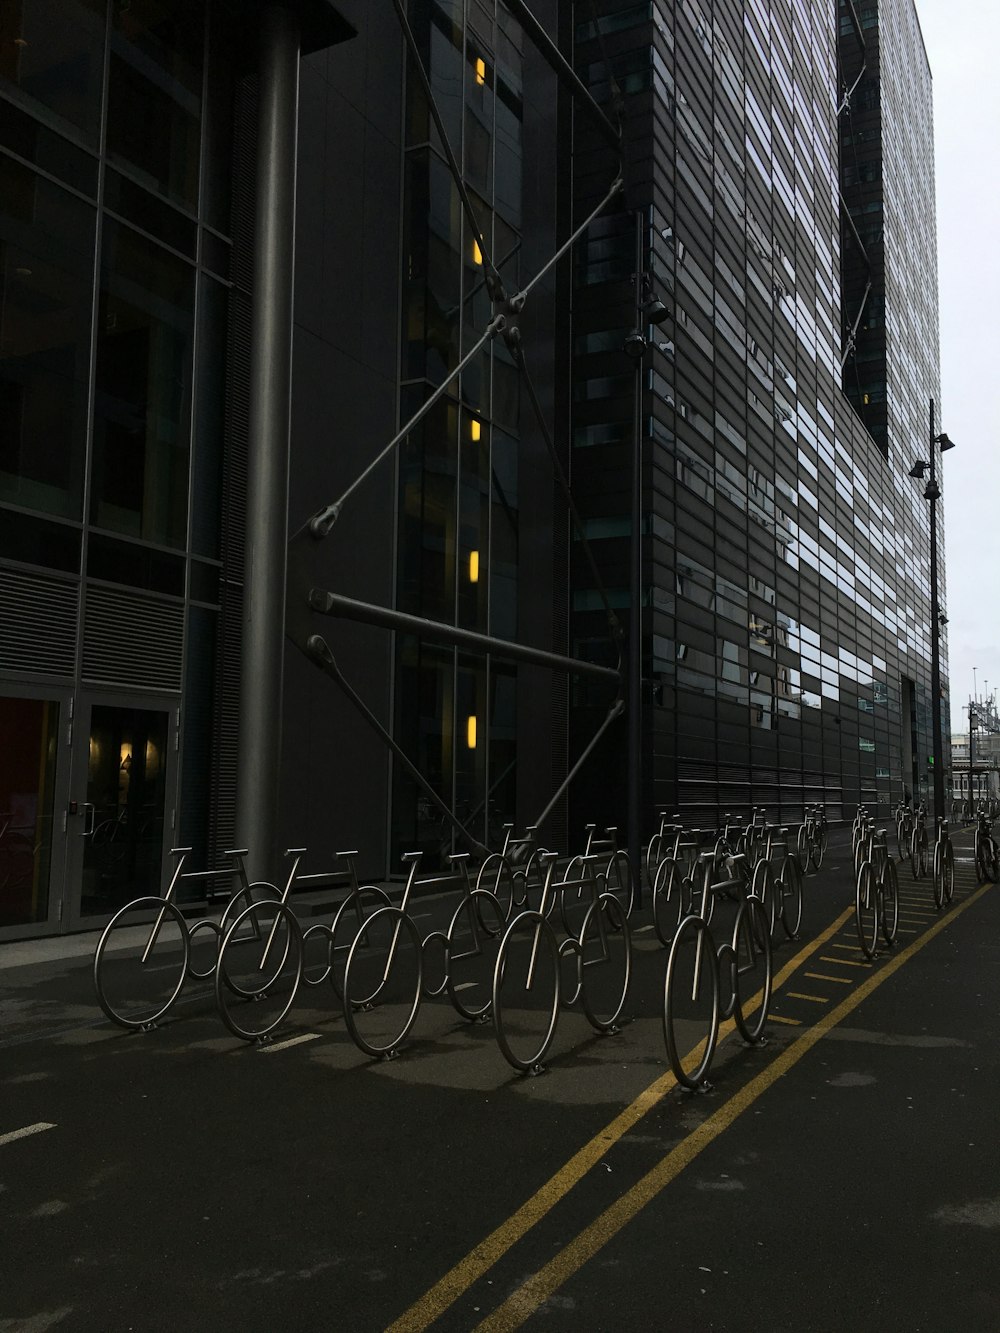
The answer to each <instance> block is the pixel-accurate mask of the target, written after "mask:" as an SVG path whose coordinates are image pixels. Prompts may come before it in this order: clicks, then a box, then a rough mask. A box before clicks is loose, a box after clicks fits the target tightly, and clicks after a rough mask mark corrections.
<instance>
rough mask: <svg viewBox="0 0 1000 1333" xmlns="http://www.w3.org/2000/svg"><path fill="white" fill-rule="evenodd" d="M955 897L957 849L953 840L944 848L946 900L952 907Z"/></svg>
mask: <svg viewBox="0 0 1000 1333" xmlns="http://www.w3.org/2000/svg"><path fill="white" fill-rule="evenodd" d="M954 897H955V849H954V847H953V846H952V843H951V838H949V839H948V841H947V842H946V843H945V846H944V900H945V902H946V903H947V904H948V905H949V906H950V905H951V902H952V900H953V898H954Z"/></svg>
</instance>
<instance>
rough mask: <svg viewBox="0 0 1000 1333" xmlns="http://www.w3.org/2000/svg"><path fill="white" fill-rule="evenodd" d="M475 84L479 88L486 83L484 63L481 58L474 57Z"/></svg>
mask: <svg viewBox="0 0 1000 1333" xmlns="http://www.w3.org/2000/svg"><path fill="white" fill-rule="evenodd" d="M476 82H477V83H478V84H479V86H480V87H482V85H483V84H484V83H485V82H486V61H485V60H483V59H482V57H481V56H477V57H476Z"/></svg>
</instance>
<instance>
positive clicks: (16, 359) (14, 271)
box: [0, 155, 94, 518]
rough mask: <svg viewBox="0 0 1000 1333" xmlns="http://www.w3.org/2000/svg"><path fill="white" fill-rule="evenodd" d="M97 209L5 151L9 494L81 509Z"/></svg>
mask: <svg viewBox="0 0 1000 1333" xmlns="http://www.w3.org/2000/svg"><path fill="white" fill-rule="evenodd" d="M93 264H94V210H93V209H92V208H91V207H90V206H89V205H88V204H85V203H83V202H82V201H81V200H79V199H77V198H76V197H75V196H74V195H71V194H69V193H68V192H67V191H65V190H62V189H60V188H59V187H58V186H57V185H53V184H51V183H50V182H48V181H46V180H43V179H42V178H41V177H40V176H36V175H35V173H34V172H33V171H30V170H29V169H28V168H27V167H23V166H21V165H19V164H18V163H16V162H13V161H11V159H10V158H7V157H3V156H2V155H0V497H2V498H3V499H5V500H10V501H12V502H13V503H15V504H18V505H22V506H24V507H25V508H27V509H40V510H44V511H46V512H47V513H50V514H61V515H65V516H68V517H72V518H78V517H79V516H80V503H81V492H82V480H83V478H82V461H81V460H82V458H83V456H84V449H85V442H86V429H87V381H88V375H89V361H90V322H91V308H92V307H91V288H92V281H93V278H92V274H93Z"/></svg>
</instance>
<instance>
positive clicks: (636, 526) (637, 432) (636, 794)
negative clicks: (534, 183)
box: [628, 209, 646, 905]
mask: <svg viewBox="0 0 1000 1333" xmlns="http://www.w3.org/2000/svg"><path fill="white" fill-rule="evenodd" d="M643 239H644V238H643V215H642V211H641V209H636V214H635V324H634V329H635V330H637V331H639V333H640V338H641V344H637V345H636V347H635V349H634V350H639V355H638V357H634V361H635V385H634V395H635V397H634V401H633V406H632V496H631V501H632V504H631V508H632V524H631V531H632V547H631V551H630V556H631V559H630V567H629V621H628V658H629V670H628V845H629V855H630V856H631V858H632V876H633V883H634V884H635V887H636V893H637V898H636V902H637V904H639V905H641V903H642V851H641V849H640V846H639V843H640V839H641V837H642V830H641V823H642V814H641V806H642V382H643V374H644V367H643V355H644V353H645V350H646V344H645V337H644V336H643V332H642V331H643V323H642V313H643V312H642V273H643V268H644V264H643V260H644V258H645V256H644V254H643Z"/></svg>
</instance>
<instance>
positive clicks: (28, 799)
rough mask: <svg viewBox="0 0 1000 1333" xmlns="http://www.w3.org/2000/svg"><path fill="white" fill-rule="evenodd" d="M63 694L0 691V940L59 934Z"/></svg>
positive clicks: (64, 787) (66, 707)
mask: <svg viewBox="0 0 1000 1333" xmlns="http://www.w3.org/2000/svg"><path fill="white" fill-rule="evenodd" d="M70 703H71V696H70V694H69V691H68V690H65V691H63V690H55V689H49V688H45V687H42V688H40V689H35V688H34V687H32V686H16V685H15V686H10V687H5V692H4V693H0V940H4V939H18V938H23V937H24V936H28V935H44V934H46V933H48V932H49V931H51V930H57V929H58V928H59V910H60V901H61V897H62V887H63V863H64V847H65V826H64V820H63V812H64V811H65V809H66V802H67V791H68V778H69V765H68V764H67V763H66V762H65V756H66V755H67V753H68V751H67V747H66V746H65V745H64V744H62V745H61V744H60V741H61V740H62V739H63V738H64V737H65V735H66V728H67V727H68V725H69V716H70V712H71V707H70Z"/></svg>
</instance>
